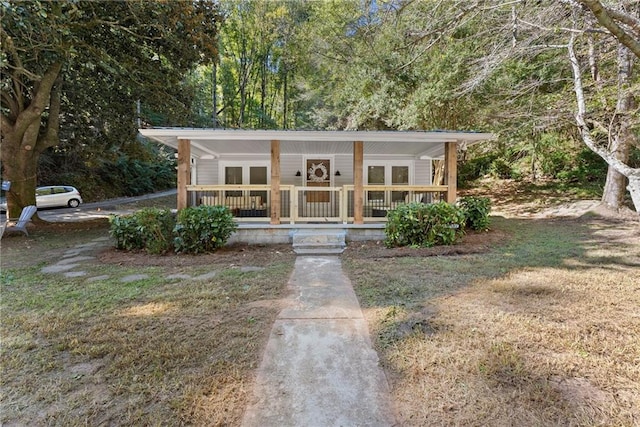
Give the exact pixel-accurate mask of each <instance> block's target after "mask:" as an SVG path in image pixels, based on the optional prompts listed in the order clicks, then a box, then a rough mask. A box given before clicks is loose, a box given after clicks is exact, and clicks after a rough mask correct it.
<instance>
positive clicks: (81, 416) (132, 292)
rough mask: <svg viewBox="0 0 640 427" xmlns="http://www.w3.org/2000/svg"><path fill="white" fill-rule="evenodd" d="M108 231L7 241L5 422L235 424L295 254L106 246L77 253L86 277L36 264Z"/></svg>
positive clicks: (57, 230) (0, 413)
mask: <svg viewBox="0 0 640 427" xmlns="http://www.w3.org/2000/svg"><path fill="white" fill-rule="evenodd" d="M62 228H64V238H60V236H61V235H62V234H61V229H62ZM107 230H108V226H107V225H106V224H105V223H103V224H102V225H96V226H93V227H89V228H87V227H86V226H82V225H81V224H65V225H59V226H55V227H51V228H49V227H48V226H44V225H43V226H38V228H37V230H35V231H34V232H33V233H31V236H30V237H28V238H26V237H24V236H15V237H9V238H7V239H3V240H2V271H1V273H0V279H1V286H2V302H1V308H2V323H1V326H0V335H1V336H2V348H1V350H0V360H1V363H2V368H1V369H2V373H1V375H0V384H1V385H2V387H1V388H2V393H1V395H0V423H1V424H3V425H182V424H191V425H238V424H239V423H240V420H241V417H242V414H243V410H244V406H245V400H246V398H247V397H248V393H250V392H251V383H252V376H253V372H254V370H255V368H256V367H257V365H258V363H259V361H260V358H261V356H262V349H263V346H264V345H265V343H266V340H267V337H268V333H269V330H270V328H271V324H272V323H273V320H274V319H275V316H276V314H277V312H278V309H279V305H278V299H279V298H281V297H282V296H283V294H284V292H285V289H284V287H285V285H286V283H287V280H288V277H289V275H290V273H291V271H292V268H293V261H294V256H293V255H292V254H289V253H279V254H278V255H274V256H273V257H272V258H270V261H271V262H269V263H268V265H263V267H261V268H257V267H256V268H248V269H242V268H241V267H242V266H251V265H252V260H254V259H256V258H255V257H250V256H245V255H247V254H250V253H251V251H252V250H253V249H252V248H249V247H246V248H239V249H236V250H235V251H234V250H228V251H226V252H225V251H222V252H221V253H220V254H213V255H209V256H204V257H190V259H189V262H188V263H184V262H181V260H184V258H179V257H164V258H163V257H147V262H146V263H141V262H127V261H130V260H138V261H140V260H141V258H142V257H143V255H141V254H131V256H129V257H127V256H124V257H119V256H120V254H117V253H114V251H113V250H112V249H107V250H105V248H104V246H103V247H96V248H95V249H94V250H92V251H91V252H83V253H82V255H84V256H93V257H95V259H92V260H84V261H83V262H82V264H81V266H79V267H77V268H81V269H82V270H83V272H84V273H85V275H84V276H82V277H65V276H64V274H63V273H54V274H52V273H43V272H42V268H43V267H45V266H49V265H51V264H54V263H55V262H57V261H59V260H61V259H63V255H64V253H65V251H68V250H70V249H73V248H77V247H78V246H79V245H82V244H83V243H86V242H87V241H91V240H92V239H95V238H99V237H105V236H107V235H108V232H107ZM107 244H108V242H103V245H107ZM256 249H257V250H258V251H259V253H260V255H259V256H258V258H265V256H264V252H265V251H266V249H265V248H256ZM212 259H216V262H212ZM163 261H166V265H165V263H163ZM77 268H76V269H77ZM211 272H215V276H214V277H212V278H211V277H210V278H206V279H197V276H198V275H201V274H206V273H211ZM175 274H183V275H189V276H191V277H192V278H191V279H188V278H183V279H180V278H171V276H172V275H175ZM132 275H138V279H137V280H133V281H129V282H127V281H122V279H123V278H125V277H132ZM95 278H98V279H95ZM94 279H95V280H94Z"/></svg>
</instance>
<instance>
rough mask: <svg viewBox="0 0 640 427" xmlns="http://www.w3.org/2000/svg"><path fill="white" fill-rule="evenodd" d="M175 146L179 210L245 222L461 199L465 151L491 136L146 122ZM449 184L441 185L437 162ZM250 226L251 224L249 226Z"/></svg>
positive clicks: (363, 217)
mask: <svg viewBox="0 0 640 427" xmlns="http://www.w3.org/2000/svg"><path fill="white" fill-rule="evenodd" d="M140 133H141V134H142V135H143V136H145V137H147V138H150V139H152V140H154V141H156V142H159V143H161V144H164V145H167V146H169V147H173V148H175V149H176V150H177V158H178V179H177V180H178V182H177V188H178V195H177V198H178V200H177V207H178V209H183V208H185V207H187V206H194V205H201V204H207V205H224V206H227V207H228V208H229V209H230V210H231V212H232V213H233V214H234V216H235V217H236V218H237V220H238V221H239V222H241V223H249V224H251V223H256V224H255V225H256V226H257V225H258V224H263V225H265V224H268V225H271V226H277V225H280V224H283V225H284V224H287V225H290V226H291V225H294V224H304V223H307V224H313V223H315V224H318V223H324V224H328V223H333V224H352V225H356V226H357V225H361V224H366V223H382V222H384V221H385V217H386V212H387V211H388V210H390V209H393V208H394V207H396V206H397V205H398V204H401V203H407V202H412V201H422V202H426V203H429V202H434V201H440V200H444V201H446V202H449V203H454V202H455V201H456V192H457V180H456V174H457V168H456V165H457V150H458V147H459V146H460V145H461V144H465V145H470V144H474V143H477V142H480V141H483V140H488V139H492V138H493V135H492V134H489V133H478V132H448V131H438V132H421V131H273V130H227V129H184V128H162V129H140ZM434 160H442V161H443V162H444V174H443V176H444V183H434V182H433V176H434V171H433V161H434ZM243 228H244V227H243Z"/></svg>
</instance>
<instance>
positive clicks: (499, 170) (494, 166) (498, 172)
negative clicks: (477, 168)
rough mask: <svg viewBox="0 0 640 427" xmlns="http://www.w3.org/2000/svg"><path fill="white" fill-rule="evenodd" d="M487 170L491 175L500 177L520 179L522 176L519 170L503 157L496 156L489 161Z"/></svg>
mask: <svg viewBox="0 0 640 427" xmlns="http://www.w3.org/2000/svg"><path fill="white" fill-rule="evenodd" d="M489 171H490V174H491V176H493V177H495V178H500V179H520V178H521V177H522V175H521V174H520V173H519V171H518V170H517V169H515V168H514V167H513V166H512V165H511V163H510V162H508V161H507V160H505V159H503V158H497V159H495V160H494V161H493V162H491V167H490V169H489Z"/></svg>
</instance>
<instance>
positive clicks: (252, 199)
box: [187, 185, 447, 224]
mask: <svg viewBox="0 0 640 427" xmlns="http://www.w3.org/2000/svg"><path fill="white" fill-rule="evenodd" d="M363 191H364V193H363V219H364V221H368V222H380V221H386V214H387V212H388V211H389V210H390V209H393V208H395V207H397V206H398V205H399V204H402V203H409V202H423V203H432V202H437V201H440V200H446V192H447V186H444V185H430V186H419V185H365V186H364V187H363ZM187 193H188V197H187V200H188V201H189V205H190V206H197V205H203V204H204V205H224V206H227V207H228V208H229V209H230V210H231V212H232V213H233V215H234V216H235V217H236V218H237V219H238V221H243V222H244V221H247V222H268V221H270V218H271V187H270V186H269V185H189V186H187ZM353 195H354V186H353V185H345V186H343V187H298V186H293V185H281V186H280V221H281V222H290V223H292V224H293V223H296V222H323V223H324V222H342V223H348V222H353V221H354V216H355V215H354V213H355V212H354V208H355V207H354V197H353Z"/></svg>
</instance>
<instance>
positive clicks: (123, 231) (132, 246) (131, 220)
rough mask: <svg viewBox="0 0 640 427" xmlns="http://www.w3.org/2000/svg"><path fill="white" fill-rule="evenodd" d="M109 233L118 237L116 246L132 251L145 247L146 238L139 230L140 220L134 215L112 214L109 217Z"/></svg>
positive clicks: (115, 237)
mask: <svg viewBox="0 0 640 427" xmlns="http://www.w3.org/2000/svg"><path fill="white" fill-rule="evenodd" d="M109 224H110V228H109V234H110V235H111V237H113V238H114V239H116V248H117V249H124V250H127V251H132V250H136V249H144V240H143V239H142V235H141V234H140V231H139V230H138V220H137V219H136V218H135V217H134V216H133V215H112V216H111V217H110V218H109Z"/></svg>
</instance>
